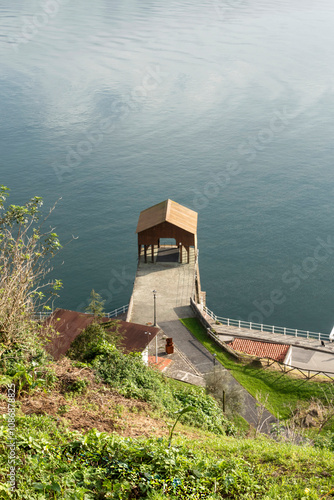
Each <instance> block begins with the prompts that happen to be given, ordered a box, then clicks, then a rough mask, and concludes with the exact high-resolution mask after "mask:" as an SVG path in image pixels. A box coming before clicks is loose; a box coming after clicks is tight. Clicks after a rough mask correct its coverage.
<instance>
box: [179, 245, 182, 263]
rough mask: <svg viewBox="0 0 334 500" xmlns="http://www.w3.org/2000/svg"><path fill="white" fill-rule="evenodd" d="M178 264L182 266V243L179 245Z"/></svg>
mask: <svg viewBox="0 0 334 500" xmlns="http://www.w3.org/2000/svg"><path fill="white" fill-rule="evenodd" d="M179 252H180V264H182V243H179Z"/></svg>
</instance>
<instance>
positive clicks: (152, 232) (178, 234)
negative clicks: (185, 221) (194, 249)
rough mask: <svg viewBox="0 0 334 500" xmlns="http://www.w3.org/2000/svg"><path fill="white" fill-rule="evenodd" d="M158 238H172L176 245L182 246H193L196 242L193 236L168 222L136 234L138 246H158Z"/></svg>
mask: <svg viewBox="0 0 334 500" xmlns="http://www.w3.org/2000/svg"><path fill="white" fill-rule="evenodd" d="M159 238H174V239H175V241H176V244H177V245H178V244H179V243H182V245H184V246H195V241H196V237H195V235H194V234H192V233H189V232H188V231H185V230H184V229H181V228H180V227H178V226H174V224H171V223H170V222H162V223H161V224H158V225H156V226H153V227H150V228H149V229H146V230H145V231H141V232H140V233H138V244H139V245H158V243H159Z"/></svg>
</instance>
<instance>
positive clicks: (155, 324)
mask: <svg viewBox="0 0 334 500" xmlns="http://www.w3.org/2000/svg"><path fill="white" fill-rule="evenodd" d="M153 307H154V323H153V326H157V291H156V290H153Z"/></svg>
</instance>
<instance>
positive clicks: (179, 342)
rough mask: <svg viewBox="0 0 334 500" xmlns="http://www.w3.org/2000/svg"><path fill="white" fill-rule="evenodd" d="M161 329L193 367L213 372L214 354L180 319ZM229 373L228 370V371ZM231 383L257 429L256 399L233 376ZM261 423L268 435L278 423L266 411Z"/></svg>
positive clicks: (202, 371)
mask: <svg viewBox="0 0 334 500" xmlns="http://www.w3.org/2000/svg"><path fill="white" fill-rule="evenodd" d="M185 312H186V313H188V315H187V316H184V317H190V316H192V315H193V312H192V309H191V308H190V307H189V309H188V311H187V310H186V311H185ZM159 326H160V328H162V330H163V331H164V332H165V334H166V335H167V336H168V337H172V338H173V341H174V343H175V344H176V346H177V348H178V349H179V350H180V351H181V352H182V353H183V354H184V355H185V356H186V357H187V358H188V359H189V360H190V362H191V363H192V365H194V367H195V368H196V369H197V370H198V371H199V372H200V373H201V374H202V375H205V374H206V373H208V372H211V371H212V370H213V368H214V357H213V356H212V354H211V353H210V352H209V351H208V350H207V349H206V348H205V347H204V346H203V345H202V344H201V343H200V342H199V341H198V340H197V339H196V337H194V336H193V335H192V334H191V333H190V332H189V330H187V328H186V327H185V326H183V325H182V323H181V322H180V321H179V319H176V320H171V321H163V322H161V323H160V324H159ZM226 371H227V370H226ZM229 383H230V384H231V386H237V387H239V388H240V390H241V391H242V394H243V397H244V408H243V410H242V411H241V415H242V416H243V417H244V419H245V420H247V422H248V423H250V424H251V425H253V426H254V427H256V425H257V423H258V419H259V415H258V406H257V402H256V400H255V398H253V396H251V395H250V394H249V393H248V392H247V391H246V389H244V388H243V387H242V386H241V385H240V384H239V382H237V381H236V380H235V379H234V377H233V376H232V375H230V381H229ZM261 422H264V424H263V428H262V432H266V433H268V432H269V431H270V424H271V423H273V422H276V418H275V417H274V416H273V415H272V414H271V413H269V412H268V411H267V410H265V411H264V413H263V415H262V418H261Z"/></svg>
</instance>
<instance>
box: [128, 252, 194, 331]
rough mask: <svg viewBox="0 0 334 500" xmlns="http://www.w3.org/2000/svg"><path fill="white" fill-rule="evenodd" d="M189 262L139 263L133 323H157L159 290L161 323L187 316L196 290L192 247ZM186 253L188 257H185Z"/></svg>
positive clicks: (131, 319) (134, 296) (132, 316)
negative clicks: (191, 298)
mask: <svg viewBox="0 0 334 500" xmlns="http://www.w3.org/2000/svg"><path fill="white" fill-rule="evenodd" d="M190 251H191V252H190V262H189V264H179V263H177V262H176V263H175V262H153V263H152V262H147V263H144V262H143V257H141V259H140V262H139V263H138V268H137V273H136V279H135V282H134V285H133V292H132V302H133V305H132V312H131V315H130V319H129V318H128V321H131V322H133V323H139V324H141V325H146V324H147V323H149V322H151V323H153V318H154V307H153V290H156V291H157V299H156V312H157V323H158V324H160V323H161V322H162V321H169V320H172V319H177V318H178V317H179V316H180V317H183V318H185V317H186V314H187V313H186V311H188V307H189V304H190V297H191V296H193V294H194V289H195V253H194V249H192V248H191V249H190ZM185 257H186V256H184V258H185Z"/></svg>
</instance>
